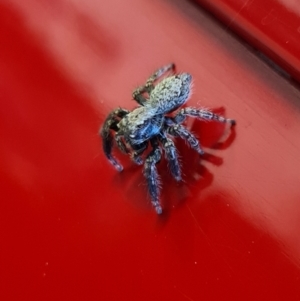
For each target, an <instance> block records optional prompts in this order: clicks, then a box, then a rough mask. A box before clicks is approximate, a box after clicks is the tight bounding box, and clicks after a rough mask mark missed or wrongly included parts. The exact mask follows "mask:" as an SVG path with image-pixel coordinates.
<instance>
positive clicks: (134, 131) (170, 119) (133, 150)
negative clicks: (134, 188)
mask: <svg viewBox="0 0 300 301" xmlns="http://www.w3.org/2000/svg"><path fill="white" fill-rule="evenodd" d="M174 69H175V65H174V64H169V65H167V66H164V67H162V68H160V69H158V70H157V71H156V72H155V73H154V74H153V75H151V76H150V77H149V79H148V80H147V82H146V84H145V85H144V86H141V87H138V88H137V89H136V90H134V92H133V99H134V100H135V101H137V103H138V104H139V106H138V107H137V108H135V109H134V110H133V111H131V112H130V111H128V110H125V109H122V108H118V109H116V110H114V111H112V112H111V113H110V114H109V115H108V117H107V118H106V120H105V121H104V124H103V126H102V127H101V129H100V136H101V137H102V140H103V150H104V153H105V155H106V157H107V158H108V160H109V161H110V162H111V164H112V165H113V166H114V167H115V168H116V169H117V170H118V171H122V169H123V167H122V165H120V164H119V163H118V161H117V160H116V159H115V158H114V157H113V155H112V147H113V142H114V140H115V141H116V143H117V146H118V148H119V149H120V150H121V151H122V152H124V153H126V154H129V155H130V157H131V158H132V160H133V161H134V162H135V163H137V164H142V163H143V159H142V158H141V155H142V153H143V152H144V151H145V150H146V149H147V147H148V145H149V144H150V145H151V147H152V150H151V151H150V152H149V154H148V155H147V157H146V159H145V163H144V176H145V178H146V180H147V184H148V189H149V193H150V197H151V202H152V205H153V206H154V208H155V210H156V212H157V213H158V214H161V213H162V207H161V204H160V201H159V191H160V188H159V180H158V173H157V169H156V164H157V163H158V162H159V161H160V159H161V155H162V150H164V152H165V157H166V159H167V160H168V162H169V167H170V171H171V173H172V175H173V176H174V178H175V179H176V180H177V181H180V180H181V171H180V165H179V163H178V154H177V150H176V147H175V144H174V142H173V140H172V137H180V138H182V139H184V140H185V141H186V142H187V143H188V144H189V145H190V146H191V147H192V148H193V149H194V150H195V151H197V152H198V153H199V154H203V153H204V151H203V150H202V149H201V147H200V145H199V142H198V140H197V139H196V138H195V136H194V135H193V134H192V133H190V132H189V131H188V130H187V129H186V128H185V127H184V126H183V125H182V122H183V121H184V120H185V118H186V116H191V117H196V118H201V119H205V120H216V121H219V122H228V123H230V124H231V125H234V124H235V121H234V120H233V119H226V118H224V117H222V116H219V115H217V114H214V113H213V112H211V111H208V110H203V109H199V108H192V107H185V108H181V109H180V110H178V111H177V112H176V113H175V114H173V116H171V115H170V114H169V113H171V112H173V111H175V110H176V109H178V108H179V107H181V106H182V105H183V104H184V103H186V101H187V100H188V98H189V96H190V94H191V86H192V76H191V75H190V74H188V73H180V74H175V75H171V76H168V77H165V78H164V79H162V80H161V81H160V82H159V83H157V84H156V85H155V86H154V82H155V81H156V80H157V79H158V78H160V77H161V76H163V75H164V74H166V73H167V72H174ZM113 132H115V135H114V136H113V134H112V133H113Z"/></svg>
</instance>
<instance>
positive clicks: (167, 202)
mask: <svg viewBox="0 0 300 301" xmlns="http://www.w3.org/2000/svg"><path fill="white" fill-rule="evenodd" d="M212 111H213V112H215V113H218V114H222V115H223V113H224V109H223V108H219V109H215V110H212ZM186 126H187V128H188V129H189V130H190V131H191V132H192V133H194V134H195V135H196V137H197V138H198V139H199V141H200V143H201V145H202V146H203V148H204V150H205V154H204V155H202V156H200V155H199V154H198V153H196V152H195V151H194V150H192V149H191V148H189V147H188V146H187V145H186V144H185V142H184V141H183V140H181V139H179V138H177V139H175V145H176V147H177V149H178V153H179V156H180V162H181V168H182V177H183V181H182V182H179V183H178V182H176V181H175V180H174V179H173V177H172V175H171V174H170V172H169V170H168V163H167V162H166V160H165V159H164V158H163V159H162V160H161V162H160V163H159V164H158V165H157V168H158V172H159V174H160V180H161V202H162V205H163V208H164V212H163V217H165V218H167V217H168V213H169V212H170V211H171V209H172V208H178V207H179V206H181V205H182V204H184V201H185V200H186V199H187V198H192V197H193V196H195V195H199V194H201V191H202V190H204V189H205V188H207V187H208V186H210V185H211V183H212V182H213V178H214V176H213V174H212V173H211V172H210V171H209V168H207V167H206V163H204V164H202V162H203V160H204V161H206V162H209V163H210V164H213V165H216V166H220V165H222V164H223V159H222V158H221V157H219V156H216V155H214V154H212V152H213V151H214V150H224V149H226V148H228V147H229V146H230V145H231V144H232V142H233V141H234V140H235V137H236V132H235V127H232V128H231V129H230V128H229V126H228V125H225V124H222V123H218V122H205V121H201V120H197V119H190V120H189V122H188V123H187V124H186ZM122 164H124V170H123V172H122V173H119V174H116V177H115V181H116V182H117V184H118V186H122V187H124V194H125V197H126V199H127V200H130V202H131V203H133V204H134V205H135V206H137V207H139V208H140V209H141V210H147V211H148V210H152V207H151V203H150V196H149V193H148V190H147V185H146V180H145V178H144V177H143V174H142V168H143V167H142V166H137V165H135V164H133V163H132V162H131V161H130V160H129V159H128V158H127V159H126V160H123V161H122ZM163 219H164V218H163Z"/></svg>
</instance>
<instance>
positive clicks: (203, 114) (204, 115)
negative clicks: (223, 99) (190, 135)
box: [174, 107, 236, 125]
mask: <svg viewBox="0 0 300 301" xmlns="http://www.w3.org/2000/svg"><path fill="white" fill-rule="evenodd" d="M187 116H191V117H196V118H200V119H204V120H215V121H218V122H222V123H230V124H231V125H235V123H236V122H235V120H234V119H228V118H225V117H223V116H220V115H218V114H215V113H213V112H211V111H209V110H203V109H197V108H192V107H186V108H183V109H181V110H179V112H178V113H177V114H176V116H175V117H174V121H175V122H176V123H182V122H183V121H184V120H185V119H186V117H187Z"/></svg>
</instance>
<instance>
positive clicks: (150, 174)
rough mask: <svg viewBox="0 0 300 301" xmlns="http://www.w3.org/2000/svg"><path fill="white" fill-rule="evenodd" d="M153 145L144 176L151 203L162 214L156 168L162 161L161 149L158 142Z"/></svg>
mask: <svg viewBox="0 0 300 301" xmlns="http://www.w3.org/2000/svg"><path fill="white" fill-rule="evenodd" d="M151 145H152V147H153V149H152V151H151V152H150V153H149V155H148V157H147V159H146V161H145V165H144V176H145V178H146V180H147V184H148V189H149V193H150V197H151V203H152V205H153V207H154V208H155V211H156V213H157V214H161V213H162V207H161V204H160V201H159V192H160V187H159V184H160V183H159V176H158V172H157V168H156V164H157V163H158V162H159V161H160V159H161V153H162V152H161V149H160V147H159V144H158V142H157V140H152V141H151Z"/></svg>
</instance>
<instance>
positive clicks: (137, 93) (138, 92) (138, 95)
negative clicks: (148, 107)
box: [132, 63, 175, 106]
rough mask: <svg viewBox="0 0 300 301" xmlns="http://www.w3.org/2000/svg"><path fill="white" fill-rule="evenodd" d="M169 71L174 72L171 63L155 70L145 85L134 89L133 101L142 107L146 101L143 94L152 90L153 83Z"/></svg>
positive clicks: (173, 66)
mask: <svg viewBox="0 0 300 301" xmlns="http://www.w3.org/2000/svg"><path fill="white" fill-rule="evenodd" d="M170 70H172V71H174V70H175V65H174V64H173V63H171V64H169V65H166V66H164V67H162V68H160V69H158V70H156V71H155V72H154V73H153V74H152V75H151V76H150V77H149V78H148V80H147V81H146V84H145V85H143V86H140V87H138V88H136V89H135V90H134V91H133V93H132V97H133V99H134V100H135V101H136V102H137V103H138V104H140V105H142V106H143V105H144V103H145V102H146V101H147V99H146V98H145V97H144V96H143V94H144V93H145V92H147V93H150V92H151V91H152V90H153V88H154V82H155V81H156V80H157V79H159V78H160V77H161V76H163V75H164V74H165V73H167V72H169V71H170Z"/></svg>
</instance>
